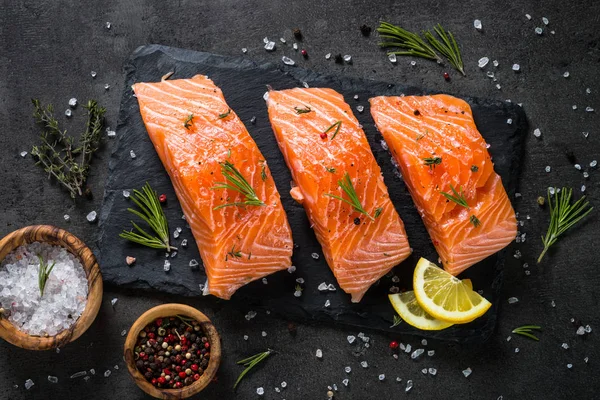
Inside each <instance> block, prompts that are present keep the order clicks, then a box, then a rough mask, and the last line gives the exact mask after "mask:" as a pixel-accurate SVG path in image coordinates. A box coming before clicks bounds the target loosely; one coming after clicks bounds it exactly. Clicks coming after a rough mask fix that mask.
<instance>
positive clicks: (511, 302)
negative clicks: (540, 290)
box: [508, 297, 519, 304]
mask: <svg viewBox="0 0 600 400" xmlns="http://www.w3.org/2000/svg"><path fill="white" fill-rule="evenodd" d="M518 302H519V299H518V298H516V297H509V298H508V304H515V303H518Z"/></svg>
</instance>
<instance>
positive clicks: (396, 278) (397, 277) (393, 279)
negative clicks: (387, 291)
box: [392, 275, 400, 283]
mask: <svg viewBox="0 0 600 400" xmlns="http://www.w3.org/2000/svg"><path fill="white" fill-rule="evenodd" d="M392 282H394V283H398V282H400V277H399V276H398V275H394V276H392Z"/></svg>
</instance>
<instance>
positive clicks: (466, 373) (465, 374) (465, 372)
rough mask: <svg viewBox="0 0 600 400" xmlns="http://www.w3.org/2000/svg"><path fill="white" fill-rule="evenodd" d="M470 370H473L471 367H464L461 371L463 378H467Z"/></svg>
mask: <svg viewBox="0 0 600 400" xmlns="http://www.w3.org/2000/svg"><path fill="white" fill-rule="evenodd" d="M472 372H473V370H472V369H471V368H467V369H464V370H463V372H462V373H463V375H464V376H465V378H468V377H469V375H471V373H472Z"/></svg>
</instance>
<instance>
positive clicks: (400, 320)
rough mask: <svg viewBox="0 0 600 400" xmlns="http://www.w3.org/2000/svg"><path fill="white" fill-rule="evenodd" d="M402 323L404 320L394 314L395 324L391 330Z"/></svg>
mask: <svg viewBox="0 0 600 400" xmlns="http://www.w3.org/2000/svg"><path fill="white" fill-rule="evenodd" d="M400 323H402V318H400V317H399V316H397V315H396V314H394V323H393V324H392V325H391V326H390V328H394V327H396V326H398V325H400Z"/></svg>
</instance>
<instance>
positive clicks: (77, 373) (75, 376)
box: [70, 371, 87, 379]
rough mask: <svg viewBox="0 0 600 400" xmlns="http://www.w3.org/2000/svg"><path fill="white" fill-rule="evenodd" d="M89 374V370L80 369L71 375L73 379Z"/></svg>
mask: <svg viewBox="0 0 600 400" xmlns="http://www.w3.org/2000/svg"><path fill="white" fill-rule="evenodd" d="M86 375H87V371H79V372H75V373H74V374H73V375H71V377H70V378H71V379H76V378H80V377H82V376H86Z"/></svg>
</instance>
